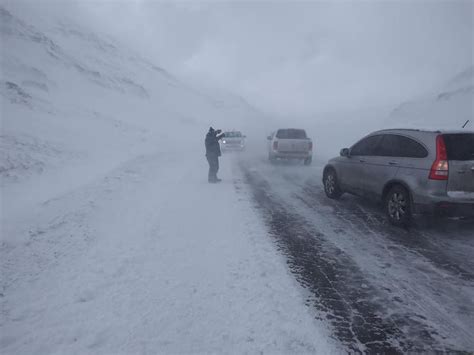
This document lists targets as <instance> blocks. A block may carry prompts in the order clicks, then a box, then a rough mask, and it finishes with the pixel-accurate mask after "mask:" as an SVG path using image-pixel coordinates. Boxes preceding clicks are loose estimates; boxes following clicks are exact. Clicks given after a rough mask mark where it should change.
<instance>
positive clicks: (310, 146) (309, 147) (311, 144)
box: [308, 142, 313, 150]
mask: <svg viewBox="0 0 474 355" xmlns="http://www.w3.org/2000/svg"><path fill="white" fill-rule="evenodd" d="M308 150H313V142H309V143H308Z"/></svg>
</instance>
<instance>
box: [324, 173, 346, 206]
mask: <svg viewBox="0 0 474 355" xmlns="http://www.w3.org/2000/svg"><path fill="white" fill-rule="evenodd" d="M323 183H324V192H325V193H326V196H327V197H329V198H332V199H338V198H339V197H341V195H342V191H341V189H340V187H339V183H338V182H337V175H336V172H335V171H334V170H333V169H329V170H327V171H326V172H325V173H324V178H323Z"/></svg>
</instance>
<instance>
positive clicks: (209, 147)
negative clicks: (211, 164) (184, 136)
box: [205, 128, 223, 157]
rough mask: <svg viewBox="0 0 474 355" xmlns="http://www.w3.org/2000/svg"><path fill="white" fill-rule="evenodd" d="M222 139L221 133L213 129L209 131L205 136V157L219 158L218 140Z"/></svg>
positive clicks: (219, 147)
mask: <svg viewBox="0 0 474 355" xmlns="http://www.w3.org/2000/svg"><path fill="white" fill-rule="evenodd" d="M222 137H223V133H220V132H218V131H215V130H214V129H212V128H211V129H209V132H207V135H206V140H205V144H206V156H211V155H214V156H218V157H220V156H221V146H220V144H219V139H221V138H222Z"/></svg>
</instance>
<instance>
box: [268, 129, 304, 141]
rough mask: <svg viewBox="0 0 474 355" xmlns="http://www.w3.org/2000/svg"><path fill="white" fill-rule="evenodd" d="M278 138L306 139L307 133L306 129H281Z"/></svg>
mask: <svg viewBox="0 0 474 355" xmlns="http://www.w3.org/2000/svg"><path fill="white" fill-rule="evenodd" d="M276 137H277V138H280V139H306V138H307V137H306V132H305V130H304V129H279V130H278V132H277V134H276Z"/></svg>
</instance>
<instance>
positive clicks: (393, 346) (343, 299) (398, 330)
mask: <svg viewBox="0 0 474 355" xmlns="http://www.w3.org/2000/svg"><path fill="white" fill-rule="evenodd" d="M242 169H243V171H244V175H245V178H246V182H247V183H248V185H249V186H250V189H251V191H252V193H253V197H254V200H255V202H256V204H257V207H258V208H259V209H260V210H261V212H262V214H263V217H264V219H265V221H266V223H267V225H268V227H269V229H270V232H271V234H272V235H273V236H274V237H275V239H276V244H277V246H278V249H279V250H280V251H281V252H282V253H283V254H285V256H286V257H287V260H288V261H287V262H288V265H289V268H290V270H291V272H292V273H293V274H294V276H295V277H296V279H297V281H298V282H299V283H300V284H301V285H302V286H303V287H304V288H306V289H308V290H309V291H310V293H311V294H312V295H313V298H311V299H309V300H308V305H310V306H312V307H314V308H315V309H316V310H317V311H318V313H320V314H324V315H325V317H326V319H327V320H328V321H329V322H330V324H331V325H332V326H333V328H334V335H335V337H337V339H339V340H340V341H341V342H342V343H343V344H344V345H345V346H347V347H348V348H349V349H350V350H351V351H369V352H376V353H381V352H383V353H387V352H390V353H403V352H406V351H426V350H430V351H433V350H439V351H446V350H447V349H445V347H444V346H443V345H442V344H441V343H440V342H438V340H437V339H438V338H439V334H438V333H437V331H436V329H434V328H432V327H430V326H429V325H428V324H426V323H424V322H423V319H417V318H415V317H410V318H407V317H404V316H403V315H400V314H389V313H388V311H387V309H386V308H385V307H384V299H383V295H382V294H381V293H380V292H378V290H377V288H376V287H374V286H373V285H371V283H370V282H369V281H368V280H367V279H366V278H365V275H364V274H363V273H362V272H361V270H360V269H359V268H358V267H357V265H356V264H355V263H354V261H352V260H351V258H350V257H349V256H348V255H347V254H346V253H344V252H343V251H342V250H341V249H339V248H337V247H335V246H334V245H331V244H330V243H327V242H326V239H327V237H326V236H325V235H324V234H323V233H321V232H320V231H319V230H317V229H316V228H315V227H314V226H311V225H309V224H308V223H307V222H306V221H305V219H304V218H303V217H302V216H300V215H298V214H296V213H294V212H290V211H288V209H287V208H285V207H284V204H283V203H280V201H279V200H278V198H276V197H275V196H274V195H272V191H271V186H270V184H269V183H268V182H267V181H266V180H265V179H263V178H261V177H260V176H258V173H256V172H255V171H249V170H248V169H247V168H246V167H245V166H243V165H242Z"/></svg>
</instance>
